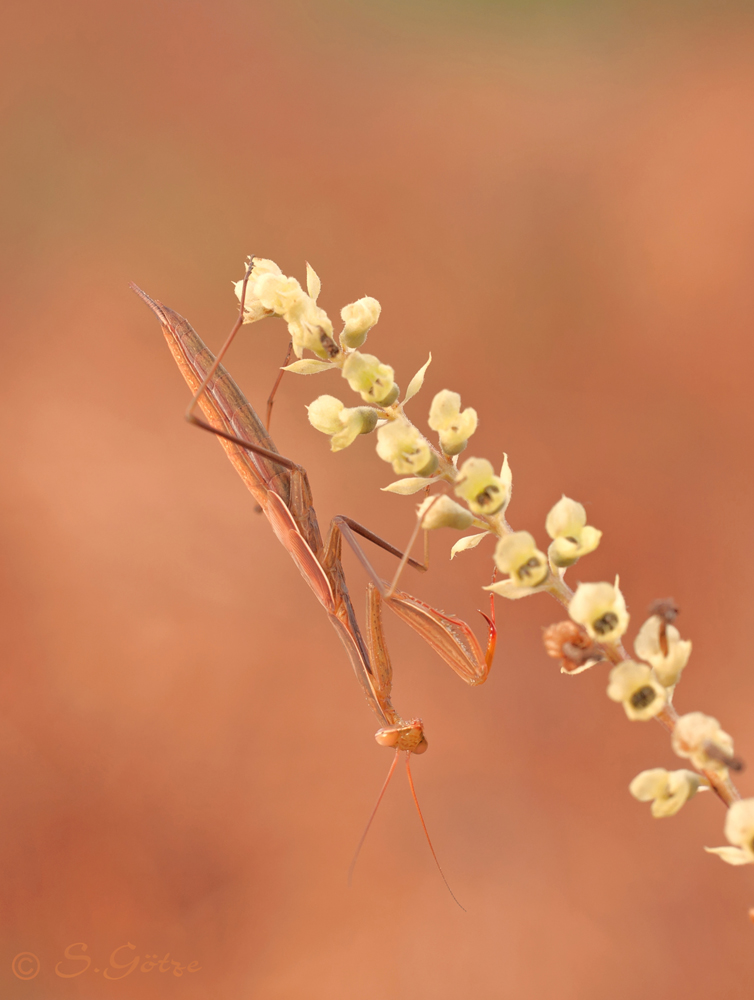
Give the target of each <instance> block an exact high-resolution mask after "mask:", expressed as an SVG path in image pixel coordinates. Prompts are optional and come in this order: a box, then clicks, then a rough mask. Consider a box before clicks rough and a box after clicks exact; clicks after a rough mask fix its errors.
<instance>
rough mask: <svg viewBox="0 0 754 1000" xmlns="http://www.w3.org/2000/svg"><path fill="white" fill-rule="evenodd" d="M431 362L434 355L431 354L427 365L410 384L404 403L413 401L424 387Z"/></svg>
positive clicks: (423, 366) (422, 367)
mask: <svg viewBox="0 0 754 1000" xmlns="http://www.w3.org/2000/svg"><path fill="white" fill-rule="evenodd" d="M431 361H432V353H431V352H430V355H429V359H428V360H427V363H426V364H424V365H422V366H421V368H420V369H419V371H418V372H417V373H416V375H414V377H413V378H412V379H411V381H410V382H409V383H408V389H407V390H406V398H405V399H404V400H403V402H404V403H407V402H408V401H409V399H413V398H414V396H415V395H416V394H417V392H418V391H419V390H420V389H421V387H422V386H423V385H424V376H425V374H426V372H427V369H428V368H429V366H430V363H431Z"/></svg>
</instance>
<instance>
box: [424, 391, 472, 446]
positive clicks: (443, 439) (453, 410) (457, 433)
mask: <svg viewBox="0 0 754 1000" xmlns="http://www.w3.org/2000/svg"><path fill="white" fill-rule="evenodd" d="M428 423H429V426H430V427H431V428H432V430H433V431H437V432H438V434H439V435H440V447H441V448H442V450H443V451H444V452H445V454H446V455H458V454H459V453H460V452H462V451H463V449H464V448H465V447H466V443H467V442H468V439H469V438H470V437H471V435H472V434H473V433H474V431H475V430H476V427H477V415H476V410H472V409H471V407H468V408H467V409H465V410H464V411H463V413H461V397H460V396H459V395H458V393H457V392H450V390H448V389H443V390H442V391H441V392H438V393H437V395H436V396H435V398H434V399H433V400H432V405H431V406H430V408H429V421H428Z"/></svg>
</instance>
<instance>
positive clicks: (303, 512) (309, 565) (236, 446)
mask: <svg viewBox="0 0 754 1000" xmlns="http://www.w3.org/2000/svg"><path fill="white" fill-rule="evenodd" d="M251 266H253V262H252V265H251ZM251 266H250V268H249V270H248V271H247V274H246V279H245V280H248V276H249V274H250V272H251ZM131 287H132V288H133V289H134V291H136V292H137V294H138V295H140V296H141V298H142V299H143V300H144V301H145V302H146V303H147V305H149V306H150V308H151V309H152V310H153V312H154V313H155V315H156V316H157V318H158V319H159V320H160V323H161V325H162V330H163V333H164V335H165V338H166V340H167V343H168V346H169V348H170V351H171V353H172V355H173V357H174V359H175V361H176V363H177V364H178V367H179V368H180V370H181V373H182V375H183V377H184V378H185V380H186V382H187V383H188V385H189V387H190V388H191V390H192V392H193V394H194V395H193V399H192V401H191V404H190V405H189V408H188V410H187V413H186V416H187V419H189V420H190V421H191V422H192V423H195V424H196V425H198V426H199V427H202V428H203V429H205V430H208V431H210V432H211V433H213V434H215V435H216V436H217V437H218V438H219V440H220V443H221V444H222V446H223V448H224V449H225V451H226V454H227V455H228V457H229V459H230V461H231V462H232V464H233V466H234V468H235V469H236V471H237V472H238V473H239V475H240V476H241V478H242V479H243V481H244V483H245V484H246V486H247V487H248V489H249V491H250V492H251V494H252V495H253V497H254V499H255V500H256V502H257V504H258V505H259V507H260V508H261V510H262V511H263V512H264V514H265V515H266V517H267V519H268V520H269V522H270V524H271V526H272V529H273V531H274V532H275V534H276V535H277V537H278V539H279V540H280V541H281V542H282V544H283V546H284V547H285V548H286V550H287V551H288V553H289V554H290V556H291V557H292V559H293V561H294V562H295V563H296V565H297V566H298V568H299V570H300V572H301V574H302V576H303V577H304V579H305V580H306V582H307V583H308V584H309V586H310V587H311V589H312V590H313V591H314V594H315V595H316V597H317V599H318V601H319V602H320V604H321V605H322V606H323V607H324V609H325V611H326V612H327V615H328V617H329V619H330V621H331V622H332V624H333V627H334V628H335V631H336V632H337V633H338V635H339V637H340V639H341V642H342V643H343V645H344V647H345V649H346V652H347V653H348V656H349V659H350V661H351V665H352V667H353V669H354V672H355V674H356V676H357V678H358V680H359V682H360V684H361V686H362V689H363V691H364V694H365V695H366V699H367V701H368V703H369V705H370V707H371V709H372V711H373V712H374V714H375V715H376V717H377V719H378V721H379V723H380V729H379V730H378V732H377V733H376V735H375V738H376V740H377V742H378V743H379V744H380V745H381V746H389V747H393V748H394V749H395V751H396V752H395V757H394V759H393V763H392V765H391V768H390V771H389V773H388V777H387V779H386V780H385V783H384V785H383V788H382V791H381V792H380V796H379V798H378V801H377V805H379V802H380V801H381V798H382V795H383V794H384V791H385V789H386V788H387V784H388V782H389V780H390V778H391V776H392V774H393V772H394V770H395V766H396V764H397V761H398V756H399V755H400V753H401V751H406V770H407V774H408V780H409V784H410V788H411V792H412V795H413V798H414V802H415V804H416V807H417V810H418V812H419V817H420V820H421V823H422V827H423V828H424V831H425V834H426V835H427V840H428V841H429V845H430V850H431V851H432V854H433V856H434V858H435V861H436V862H437V857H436V855H435V852H434V849H433V848H432V844H431V841H430V840H429V834H428V833H427V828H426V825H425V823H424V819H423V817H422V814H421V809H420V808H419V803H418V800H417V798H416V793H415V791H414V786H413V781H412V778H411V768H410V759H411V754H412V753H423V752H424V751H425V750H426V749H427V740H426V738H425V736H424V730H423V726H422V723H421V720H420V719H411V720H408V721H407V720H404V719H402V718H401V717H400V716H399V715H398V713H397V712H396V710H395V708H394V707H393V705H392V702H391V690H392V666H391V663H390V657H389V654H388V651H387V646H386V644H385V639H384V634H383V630H382V620H381V605H382V603H383V602H384V603H387V604H388V606H389V607H390V608H391V609H392V610H393V611H395V613H396V614H398V615H399V617H401V618H402V619H403V620H404V621H406V622H407V623H408V624H409V625H411V627H412V628H413V629H415V630H416V631H417V632H418V633H419V635H421V636H422V638H424V639H425V640H426V641H427V642H428V643H429V644H430V646H431V647H432V648H433V649H435V650H436V651H437V652H438V653H439V655H440V656H441V657H442V658H443V659H444V660H445V661H446V662H447V663H448V664H449V665H450V666H451V667H452V668H453V669H454V670H455V671H456V673H458V674H459V676H461V677H462V678H463V680H464V681H466V683H468V684H471V685H475V684H481V683H482V682H483V681H484V680H485V679H486V677H487V674H488V672H489V669H490V666H491V663H492V657H493V655H494V648H495V638H496V630H495V626H494V622H493V621H492V620H491V619H490V618H488V617H487V616H486V615H485V616H484V617H485V618H486V620H487V622H488V626H489V634H488V643H487V649H486V651H485V652H484V653H483V652H482V650H481V647H480V646H479V643H478V641H477V639H476V637H475V636H474V633H473V632H472V631H471V629H470V628H469V626H468V625H467V624H466V623H465V622H463V621H461V620H460V619H457V618H453V617H451V616H449V615H445V614H443V613H442V612H440V611H438V610H436V609H434V608H431V607H429V606H428V605H426V604H424V603H423V602H421V601H419V600H417V599H416V598H414V597H412V596H411V595H410V594H406V593H404V592H402V591H396V590H393V589H392V588H390V589H388V588H387V587H386V586H385V584H384V582H383V581H382V580H381V579H380V578H379V576H378V575H377V574H376V573H375V571H374V570H373V569H372V567H371V565H370V564H369V562H368V560H367V558H366V556H365V554H364V553H363V551H362V549H361V547H360V545H359V544H358V541H357V538H356V536H357V535H361V536H362V537H363V538H366V539H368V540H370V541H372V542H373V543H375V544H377V545H379V546H381V547H382V548H384V549H385V550H386V551H388V552H390V553H391V554H393V555H395V556H398V557H402V556H403V554H402V553H401V551H400V550H399V549H397V548H395V547H394V546H392V545H390V544H389V543H388V542H385V541H384V540H383V539H381V538H379V537H378V536H377V535H375V534H373V533H372V532H371V531H369V530H368V529H366V528H364V527H363V526H361V525H360V524H358V523H357V522H355V521H353V520H351V519H350V518H348V517H345V516H343V515H338V516H337V517H335V518H333V520H332V522H331V524H330V530H329V532H328V535H327V539H326V540H325V541H324V542H323V541H322V537H321V534H320V531H319V526H318V524H317V519H316V515H315V512H314V508H313V506H312V497H311V490H310V487H309V482H308V478H307V475H306V471H305V470H304V469H303V468H302V467H301V466H300V465H298V464H297V463H295V462H293V461H291V460H290V459H288V458H285V457H284V456H282V455H280V454H279V453H278V451H277V449H276V447H275V444H274V442H273V440H272V438H271V437H270V435H269V433H268V431H267V430H266V428H265V427H264V425H263V424H262V422H261V420H260V419H259V417H258V416H257V414H256V413H255V411H254V410H253V408H252V407H251V405H250V404H249V403H248V401H247V400H246V399H245V397H244V396H243V394H242V393H241V391H240V389H239V388H238V386H237V385H236V383H235V382H234V381H233V379H232V378H231V376H230V375H229V374H228V372H227V371H226V370H225V369H224V368H223V367H222V365H221V364H220V361H221V359H222V357H223V355H224V354H225V352H226V351H227V349H228V347H229V346H230V343H231V342H232V340H233V338H234V336H235V334H236V332H237V331H238V329H239V328H240V326H241V322H242V317H243V307H242V309H241V313H240V314H239V318H238V320H237V322H236V324H235V326H234V327H233V329H232V331H231V333H230V335H229V336H228V338H227V340H226V342H225V344H224V345H223V347H222V349H221V350H220V352H219V354H218V356H217V358H214V357H213V355H212V354H211V352H210V351H209V349H208V348H207V347H206V346H205V345H204V344H203V343H202V341H201V339H200V338H199V336H198V335H197V333H196V332H195V331H194V330H193V328H192V327H191V326H190V324H189V323H188V322H187V321H186V320H185V319H184V318H183V317H182V316H180V315H179V314H178V313H176V312H174V311H173V310H172V309H169V308H168V307H167V306H164V305H163V304H162V303H160V302H157V301H155V300H153V299H151V298H150V297H149V296H148V295H146V293H144V292H143V291H141V289H139V288H137V287H136V285H133V284H132V286H131ZM244 289H245V286H244ZM242 302H243V295H242ZM197 404H198V405H199V406H200V407H201V409H202V411H203V413H204V416H205V417H206V421H205V420H202V419H201V418H200V417H198V416H196V415H195V414H194V408H195V406H196V405H197ZM268 415H269V407H268ZM344 538H345V539H346V541H347V542H348V543H349V545H351V546H352V548H353V549H354V552H355V553H356V555H357V556H358V558H359V559H360V561H361V562H362V564H363V565H364V567H365V569H366V570H367V573H368V574H369V576H370V578H371V579H370V582H369V583H368V585H367V616H366V641H365V640H364V637H363V636H362V633H361V630H360V628H359V624H358V621H357V619H356V616H355V614H354V610H353V606H352V604H351V600H350V597H349V593H348V589H347V587H346V582H345V577H344V573H343V567H342V563H341V547H342V540H343V539H344ZM404 558H405V557H404ZM407 561H408V562H409V563H410V564H411V565H412V566H413V567H415V568H417V569H424V568H425V567H424V566H423V565H422V564H420V563H418V562H416V561H415V560H413V559H408V560H407ZM376 809H377V806H375V812H376ZM373 816H374V812H373V813H372V817H373ZM369 822H370V823H371V818H370V821H369ZM368 828H369V825H367V830H368ZM364 836H366V831H365V834H364ZM363 839H364V838H363V837H362V842H363ZM360 846H361V843H360V844H359V847H360ZM357 853H358V850H357ZM438 868H439V863H438ZM441 874H442V870H441ZM444 878H445V876H444V875H443V879H444ZM446 885H447V882H446ZM451 894H452V893H451ZM454 898H455V897H454Z"/></svg>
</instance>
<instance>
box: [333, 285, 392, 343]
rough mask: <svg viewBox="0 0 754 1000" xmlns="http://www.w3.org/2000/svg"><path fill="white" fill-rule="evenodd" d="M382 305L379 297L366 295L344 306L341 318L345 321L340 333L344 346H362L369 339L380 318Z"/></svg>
mask: <svg viewBox="0 0 754 1000" xmlns="http://www.w3.org/2000/svg"><path fill="white" fill-rule="evenodd" d="M381 309H382V307H381V306H380V304H379V302H378V301H377V299H373V298H371V296H369V295H365V296H364V298H363V299H357V300H356V301H355V302H351V304H350V305H347V306H343V308H342V309H341V310H340V318H341V319H342V320H343V322H344V323H345V326H344V327H343V332H342V333H341V335H340V343H341V346H342V347H361V345H362V344H363V343H364V341H365V340H366V339H367V334H368V333H369V331H370V330H371V329H372V327H373V326H374V325H375V323H376V322H377V320H378V319H379V318H380V311H381Z"/></svg>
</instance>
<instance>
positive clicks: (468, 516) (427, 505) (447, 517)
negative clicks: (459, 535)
mask: <svg viewBox="0 0 754 1000" xmlns="http://www.w3.org/2000/svg"><path fill="white" fill-rule="evenodd" d="M417 513H418V515H419V517H421V519H422V528H425V529H427V530H428V531H431V530H433V529H434V528H456V529H457V530H458V531H465V530H466V529H467V528H470V527H471V525H472V522H473V521H474V515H473V514H472V513H471V511H470V510H468V509H467V508H466V507H462V506H461V505H460V503H456V502H455V500H451V499H450V497H449V496H448V495H447V493H440V494H439V495H438V496H434V497H427V499H426V500H422V502H421V503H420V504H419V506H418V508H417Z"/></svg>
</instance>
